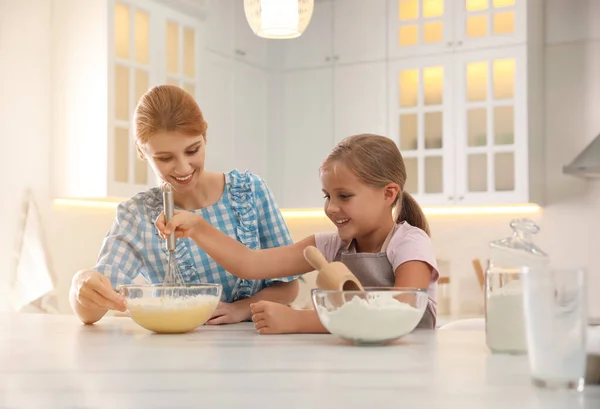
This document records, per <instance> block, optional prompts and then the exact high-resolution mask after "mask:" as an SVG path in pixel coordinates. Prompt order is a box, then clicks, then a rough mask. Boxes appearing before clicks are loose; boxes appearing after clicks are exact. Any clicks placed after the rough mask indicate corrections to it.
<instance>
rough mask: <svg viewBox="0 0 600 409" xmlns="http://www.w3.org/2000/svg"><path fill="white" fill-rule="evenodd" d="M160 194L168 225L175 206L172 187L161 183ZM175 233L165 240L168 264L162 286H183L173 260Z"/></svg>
mask: <svg viewBox="0 0 600 409" xmlns="http://www.w3.org/2000/svg"><path fill="white" fill-rule="evenodd" d="M162 194H163V205H164V209H165V223H168V222H169V220H171V218H172V217H173V213H174V209H175V205H174V204H173V186H171V185H170V184H169V183H166V182H165V183H163V185H162ZM175 245H176V239H175V232H173V233H171V234H170V235H169V236H168V237H167V240H166V247H167V250H168V251H169V262H168V264H167V273H166V275H165V280H164V281H163V286H179V285H185V282H184V281H183V276H182V275H181V272H180V271H179V267H177V260H176V259H175V254H174V253H175Z"/></svg>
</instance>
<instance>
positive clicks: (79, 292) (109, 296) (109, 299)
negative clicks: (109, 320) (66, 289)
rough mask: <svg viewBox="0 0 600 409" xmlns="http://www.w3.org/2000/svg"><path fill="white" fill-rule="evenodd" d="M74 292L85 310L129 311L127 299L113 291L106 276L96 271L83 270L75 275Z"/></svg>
mask: <svg viewBox="0 0 600 409" xmlns="http://www.w3.org/2000/svg"><path fill="white" fill-rule="evenodd" d="M72 291H73V292H74V296H75V299H76V300H77V302H78V303H79V305H81V306H82V307H84V308H89V309H97V310H116V311H125V310H126V309H127V304H126V301H125V298H124V297H123V296H121V295H119V293H117V292H116V291H115V290H113V288H112V286H111V285H110V281H109V280H108V278H107V277H106V276H104V275H103V274H100V273H99V272H97V271H94V270H82V271H79V272H78V273H77V274H75V276H74V277H73V282H72Z"/></svg>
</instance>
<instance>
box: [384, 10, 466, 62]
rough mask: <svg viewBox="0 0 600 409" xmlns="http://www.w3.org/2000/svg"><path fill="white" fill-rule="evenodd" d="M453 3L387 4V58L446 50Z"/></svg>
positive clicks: (450, 31) (449, 36) (450, 29)
mask: <svg viewBox="0 0 600 409" xmlns="http://www.w3.org/2000/svg"><path fill="white" fill-rule="evenodd" d="M453 1H455V0H391V1H390V2H389V3H388V18H389V20H388V30H389V32H388V47H389V56H390V58H403V57H407V56H414V55H426V54H433V53H435V52H439V51H443V50H446V51H449V50H450V47H451V45H452V43H451V41H452V36H453V33H452V13H453V11H452V2H453Z"/></svg>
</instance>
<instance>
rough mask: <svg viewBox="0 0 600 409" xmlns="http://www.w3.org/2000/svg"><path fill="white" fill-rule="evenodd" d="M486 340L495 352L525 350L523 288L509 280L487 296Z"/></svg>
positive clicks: (518, 281)
mask: <svg viewBox="0 0 600 409" xmlns="http://www.w3.org/2000/svg"><path fill="white" fill-rule="evenodd" d="M486 342H487V345H488V347H489V348H490V349H491V350H492V351H495V352H514V353H519V352H526V351H527V342H526V339H525V321H524V318H523V289H522V286H521V281H520V280H515V281H511V282H510V283H508V284H507V285H505V286H504V287H502V288H500V289H499V290H496V291H494V292H493V293H491V294H490V295H489V297H488V298H487V306H486Z"/></svg>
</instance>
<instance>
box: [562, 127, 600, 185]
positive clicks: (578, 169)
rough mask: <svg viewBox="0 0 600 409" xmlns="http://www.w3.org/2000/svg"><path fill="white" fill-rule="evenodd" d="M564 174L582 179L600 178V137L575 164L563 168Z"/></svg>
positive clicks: (574, 161) (577, 158)
mask: <svg viewBox="0 0 600 409" xmlns="http://www.w3.org/2000/svg"><path fill="white" fill-rule="evenodd" d="M563 173H566V174H568V175H573V176H577V177H581V178H600V135H598V136H596V138H595V139H594V140H593V141H592V142H591V143H590V144H589V145H588V146H586V148H585V149H584V150H583V152H581V153H580V154H579V155H578V156H577V157H576V158H575V159H574V160H573V162H571V163H570V164H568V165H567V166H563Z"/></svg>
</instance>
